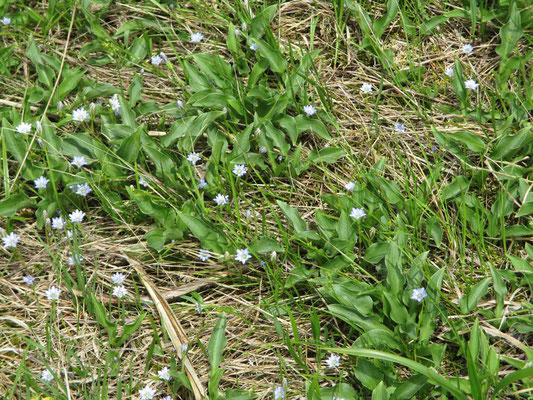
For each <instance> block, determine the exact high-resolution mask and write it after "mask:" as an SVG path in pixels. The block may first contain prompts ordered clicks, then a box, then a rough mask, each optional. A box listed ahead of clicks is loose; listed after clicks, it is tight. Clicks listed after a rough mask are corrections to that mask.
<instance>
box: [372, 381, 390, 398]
mask: <svg viewBox="0 0 533 400" xmlns="http://www.w3.org/2000/svg"><path fill="white" fill-rule="evenodd" d="M389 397H390V394H389V392H387V388H386V386H385V384H384V383H383V381H381V382H379V385H377V386H376V387H375V388H374V390H372V400H389Z"/></svg>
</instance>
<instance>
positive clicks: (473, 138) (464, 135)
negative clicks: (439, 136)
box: [447, 131, 487, 153]
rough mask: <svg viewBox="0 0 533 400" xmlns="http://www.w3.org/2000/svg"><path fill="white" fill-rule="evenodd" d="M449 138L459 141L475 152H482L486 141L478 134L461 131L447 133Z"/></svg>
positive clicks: (485, 147)
mask: <svg viewBox="0 0 533 400" xmlns="http://www.w3.org/2000/svg"><path fill="white" fill-rule="evenodd" d="M447 137H448V138H449V139H450V140H453V141H454V142H457V143H460V144H462V145H463V146H466V147H468V148H469V149H470V150H472V151H475V152H477V153H481V152H484V151H485V150H486V149H487V145H486V143H485V142H484V141H483V139H481V138H480V137H479V136H477V135H474V134H473V133H471V132H467V131H461V132H455V133H450V134H448V135H447Z"/></svg>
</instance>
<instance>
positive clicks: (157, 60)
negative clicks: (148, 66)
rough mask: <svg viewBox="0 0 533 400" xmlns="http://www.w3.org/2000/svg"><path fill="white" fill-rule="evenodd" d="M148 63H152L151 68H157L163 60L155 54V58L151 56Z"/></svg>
mask: <svg viewBox="0 0 533 400" xmlns="http://www.w3.org/2000/svg"><path fill="white" fill-rule="evenodd" d="M150 62H151V63H152V65H153V66H156V67H157V66H159V65H161V63H162V62H163V58H162V57H161V56H160V55H159V54H156V55H155V56H152V58H151V59H150Z"/></svg>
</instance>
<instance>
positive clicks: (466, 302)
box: [460, 278, 491, 314]
mask: <svg viewBox="0 0 533 400" xmlns="http://www.w3.org/2000/svg"><path fill="white" fill-rule="evenodd" d="M490 281H491V278H485V279H483V280H482V281H481V282H479V283H477V284H475V285H474V286H472V288H471V289H470V291H469V292H468V294H467V295H466V296H463V297H462V298H461V301H460V305H461V311H462V312H463V313H465V314H468V313H471V312H472V311H474V309H475V308H476V307H477V304H478V303H479V301H480V300H481V298H482V297H483V296H485V295H486V294H487V293H488V291H489V283H490Z"/></svg>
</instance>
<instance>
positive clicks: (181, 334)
mask: <svg viewBox="0 0 533 400" xmlns="http://www.w3.org/2000/svg"><path fill="white" fill-rule="evenodd" d="M124 258H126V259H127V260H128V261H129V263H130V264H131V265H132V266H133V268H134V269H135V271H137V274H139V277H140V278H141V281H142V283H143V285H144V286H145V287H146V290H148V293H149V294H150V297H151V298H152V300H153V302H154V305H155V306H156V308H157V311H158V312H159V316H160V317H161V322H162V323H163V325H164V326H165V328H166V330H167V332H168V335H169V336H170V340H171V341H172V344H173V345H174V348H175V349H176V352H177V353H178V355H179V357H180V358H181V359H182V360H183V365H184V366H185V372H186V374H187V376H188V377H189V381H190V383H191V386H192V389H193V393H194V398H195V399H196V400H203V399H205V398H206V395H205V389H204V388H203V386H202V383H201V382H200V379H198V375H196V372H195V371H194V368H193V366H192V364H191V362H190V361H189V359H188V357H187V355H185V354H182V351H181V345H182V344H183V343H188V342H189V340H188V339H187V335H186V334H185V331H184V329H183V328H182V326H181V324H180V323H179V321H178V319H177V318H176V316H175V315H174V313H173V312H172V309H171V308H170V306H169V305H168V303H167V301H166V300H165V298H164V297H163V296H162V295H161V293H159V290H158V289H157V287H156V286H155V284H154V283H153V282H152V280H151V279H150V277H149V276H148V274H147V273H146V272H145V270H144V268H143V267H142V266H141V265H140V264H139V263H138V262H137V261H135V260H132V259H131V258H129V257H128V256H124Z"/></svg>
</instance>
